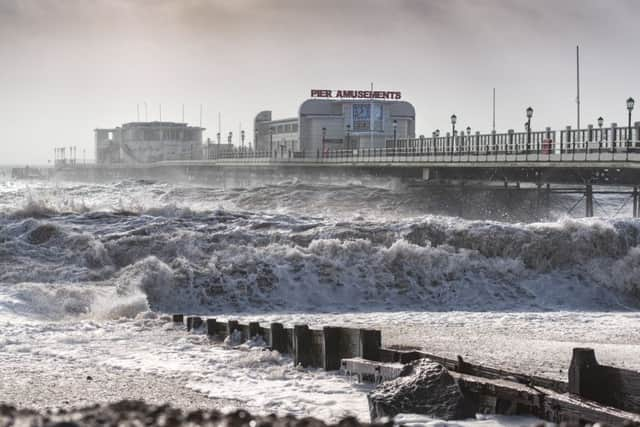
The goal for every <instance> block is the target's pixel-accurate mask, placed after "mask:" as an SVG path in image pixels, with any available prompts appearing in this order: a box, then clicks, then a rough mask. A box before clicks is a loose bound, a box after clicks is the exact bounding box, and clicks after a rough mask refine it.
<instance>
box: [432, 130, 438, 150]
mask: <svg viewBox="0 0 640 427" xmlns="http://www.w3.org/2000/svg"><path fill="white" fill-rule="evenodd" d="M436 138H440V129H436ZM433 144H434V145H433V152H434V154H438V142H437V141H434V143H433Z"/></svg>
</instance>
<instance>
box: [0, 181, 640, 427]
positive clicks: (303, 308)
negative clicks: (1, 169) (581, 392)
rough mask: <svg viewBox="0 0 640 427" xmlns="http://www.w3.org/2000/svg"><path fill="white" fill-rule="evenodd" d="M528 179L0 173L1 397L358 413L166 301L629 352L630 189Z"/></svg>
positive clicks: (540, 347) (264, 317) (406, 331)
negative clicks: (184, 327)
mask: <svg viewBox="0 0 640 427" xmlns="http://www.w3.org/2000/svg"><path fill="white" fill-rule="evenodd" d="M537 197H538V196H537V195H536V192H535V191H526V190H522V191H504V190H502V189H495V190H489V189H475V188H474V189H466V190H465V189H460V188H443V187H435V186H431V187H430V186H425V185H413V184H411V183H401V182H395V181H385V180H382V179H380V178H375V179H374V178H372V179H371V180H367V179H358V180H353V181H351V182H345V181H343V182H323V183H320V182H305V181H303V180H289V181H283V182H280V183H273V184H262V183H254V184H253V185H249V186H246V185H244V186H237V187H236V186H234V185H229V184H228V183H227V184H225V185H216V184H213V183H209V184H201V183H195V182H183V183H170V182H162V181H147V180H120V181H114V182H102V183H78V182H55V181H14V180H11V179H9V178H8V176H7V174H5V175H3V177H2V176H0V331H1V333H0V371H2V372H4V373H3V374H2V375H3V381H1V382H0V395H3V396H4V397H5V400H9V401H12V400H13V402H15V403H16V404H20V405H26V406H29V407H39V408H46V407H52V406H65V405H67V406H68V405H80V404H87V403H92V402H96V401H110V400H113V398H114V397H122V395H125V397H126V396H127V393H128V394H130V395H131V396H133V397H139V395H140V394H145V393H146V395H148V397H149V399H150V400H151V401H153V400H156V401H162V400H163V399H166V398H167V393H170V392H171V391H172V388H173V391H175V389H176V387H177V388H178V389H179V390H183V391H180V392H179V394H181V395H182V396H183V399H184V400H185V401H184V402H182V403H183V404H184V405H194V406H197V405H199V404H201V403H202V402H209V403H208V405H209V406H211V405H214V406H217V407H220V408H221V409H225V410H227V409H230V408H237V407H243V408H248V409H250V410H252V411H255V412H258V413H270V412H275V413H292V414H295V415H298V416H307V415H311V416H316V417H319V418H322V419H325V420H336V419H338V418H339V417H342V416H344V415H356V416H358V417H359V418H361V419H364V420H368V409H367V402H366V397H365V393H366V391H367V386H365V385H362V384H357V383H354V382H353V381H352V380H350V379H348V378H344V377H340V376H338V375H335V374H332V373H325V372H321V371H317V370H301V369H298V368H296V367H294V366H293V364H292V361H291V360H290V359H288V358H286V357H283V356H281V355H278V354H274V353H272V352H265V351H258V350H257V349H255V348H254V347H252V346H251V345H247V346H245V347H243V348H241V349H233V350H230V349H225V348H222V347H215V346H213V347H212V346H210V345H209V344H207V343H206V342H205V340H206V337H203V336H199V335H187V334H185V333H184V331H179V330H177V329H176V328H175V327H174V326H173V325H172V324H171V322H167V317H166V315H167V314H171V313H178V312H179V313H195V314H203V315H209V316H214V317H217V318H219V319H228V318H234V319H239V320H247V319H250V320H259V321H265V322H269V321H281V322H283V323H285V324H289V325H290V324H293V323H308V324H309V325H312V326H322V325H350V326H354V325H358V326H367V327H375V328H379V329H381V330H382V334H383V343H384V344H403V345H411V346H416V347H422V348H426V349H428V350H429V351H430V352H432V353H436V354H441V355H442V356H451V357H455V356H456V355H462V356H464V357H465V359H466V360H471V361H475V362H478V363H483V364H487V365H490V366H496V367H504V368H509V369H513V370H518V371H523V372H527V373H532V374H533V373H535V374H537V375H543V376H549V377H553V378H559V379H564V380H566V374H567V373H566V369H567V367H568V363H569V360H570V357H571V348H573V347H576V346H589V347H593V348H595V349H596V353H597V355H598V358H599V360H600V361H601V362H602V363H607V364H610V365H614V366H621V367H627V368H632V369H640V358H639V357H638V356H637V355H638V349H640V336H639V335H638V334H637V331H638V330H639V328H640V312H639V311H638V310H639V308H640V220H638V219H633V218H631V215H630V209H631V207H630V206H629V203H626V200H625V197H626V196H621V195H614V196H602V197H600V198H599V199H598V205H597V207H596V214H597V215H598V216H597V217H595V218H579V216H581V214H582V213H583V210H581V209H582V208H581V207H580V203H581V201H580V196H579V195H572V194H562V195H555V194H552V195H551V196H550V197H549V198H548V199H547V200H546V201H545V204H544V206H540V203H539V199H538V198H537ZM634 331H636V332H634ZM17 372H20V374H17ZM30 378H31V379H30ZM34 378H37V379H38V380H37V381H36V380H34ZM87 378H91V380H90V381H88V380H87ZM210 402H214V403H210ZM494 421H495V423H496V424H499V425H505V423H507V424H508V421H506V420H497V419H496V420H494ZM500 423H502V424H500ZM483 425H484V424H483Z"/></svg>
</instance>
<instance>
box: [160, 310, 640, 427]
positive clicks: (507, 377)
mask: <svg viewBox="0 0 640 427" xmlns="http://www.w3.org/2000/svg"><path fill="white" fill-rule="evenodd" d="M173 321H174V322H175V323H179V324H181V325H186V329H187V330H189V331H191V330H194V329H199V330H201V331H203V332H205V333H206V334H207V335H208V336H210V337H212V338H213V339H225V338H227V337H229V336H234V337H236V338H238V339H239V340H240V341H242V342H244V341H247V340H254V339H258V338H261V339H262V340H263V341H264V342H265V344H266V345H267V346H268V347H269V348H271V349H273V350H277V351H278V352H280V353H281V354H284V355H290V356H291V357H292V358H293V362H294V364H295V365H300V366H303V367H310V368H322V369H325V370H327V371H333V370H341V371H342V372H343V373H346V374H348V375H353V376H357V377H358V379H359V380H361V381H363V382H372V383H380V382H383V381H388V380H393V379H395V378H397V377H398V376H399V375H400V372H401V371H402V369H403V367H404V366H405V364H407V363H410V362H412V361H415V360H418V359H422V358H428V359H431V360H433V361H435V362H438V363H440V364H442V365H443V366H445V367H446V368H447V369H448V370H449V372H450V373H451V375H452V376H453V377H454V378H455V379H456V381H457V383H458V384H459V385H460V388H461V390H462V391H463V393H464V394H465V395H466V396H468V397H469V398H470V399H472V400H473V401H474V402H475V404H476V405H477V407H478V408H479V410H481V411H482V412H486V413H496V414H509V415H515V414H518V415H524V414H528V415H534V416H537V417H540V418H542V419H544V420H547V421H551V422H555V423H560V422H568V423H571V424H580V425H584V424H587V423H591V424H593V423H597V422H598V423H605V424H608V425H627V426H640V373H639V372H635V371H631V370H628V369H620V368H616V367H613V366H605V365H600V364H599V363H598V362H597V360H596V357H595V352H594V351H593V350H592V349H588V348H576V349H574V350H573V357H572V360H571V365H570V367H569V376H568V381H566V382H565V381H559V380H554V379H550V378H544V377H539V376H531V375H527V374H523V373H518V372H512V371H508V370H502V369H497V368H494V367H487V366H482V365H478V364H473V363H469V362H467V361H465V360H463V359H462V358H461V357H458V358H456V359H455V360H454V359H448V358H444V357H441V356H437V355H433V354H429V353H426V352H423V351H421V350H416V349H403V348H390V347H383V346H382V334H381V332H380V331H379V330H374V329H363V328H346V327H335V326H325V327H323V328H322V329H311V328H309V326H308V325H295V326H293V327H285V326H284V325H283V324H282V323H270V324H269V325H268V326H263V325H261V324H260V323H258V322H250V323H248V324H241V323H240V322H238V321H235V320H227V321H225V322H220V321H217V320H216V319H214V318H206V319H203V318H202V317H199V316H186V317H185V316H184V315H182V314H175V315H173Z"/></svg>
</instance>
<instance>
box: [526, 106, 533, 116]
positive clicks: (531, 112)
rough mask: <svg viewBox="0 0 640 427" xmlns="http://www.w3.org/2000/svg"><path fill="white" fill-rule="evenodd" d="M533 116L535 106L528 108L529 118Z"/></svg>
mask: <svg viewBox="0 0 640 427" xmlns="http://www.w3.org/2000/svg"><path fill="white" fill-rule="evenodd" d="M531 117H533V108H531V107H529V108H527V118H529V119H530V118H531Z"/></svg>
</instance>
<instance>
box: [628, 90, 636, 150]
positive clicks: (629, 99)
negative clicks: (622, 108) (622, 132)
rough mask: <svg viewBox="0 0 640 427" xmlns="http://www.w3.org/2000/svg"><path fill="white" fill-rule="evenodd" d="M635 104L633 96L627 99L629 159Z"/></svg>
mask: <svg viewBox="0 0 640 427" xmlns="http://www.w3.org/2000/svg"><path fill="white" fill-rule="evenodd" d="M634 105H635V101H634V100H633V98H628V99H627V111H629V123H628V126H627V160H629V148H631V112H632V111H633V106H634Z"/></svg>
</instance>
